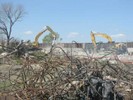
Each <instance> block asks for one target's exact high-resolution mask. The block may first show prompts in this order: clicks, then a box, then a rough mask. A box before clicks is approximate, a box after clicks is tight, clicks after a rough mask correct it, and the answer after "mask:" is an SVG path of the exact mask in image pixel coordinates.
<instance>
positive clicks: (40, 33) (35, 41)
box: [33, 26, 55, 47]
mask: <svg viewBox="0 0 133 100" xmlns="http://www.w3.org/2000/svg"><path fill="white" fill-rule="evenodd" d="M46 31H49V32H51V33H52V34H53V35H52V36H53V38H55V35H54V34H55V32H54V31H53V30H52V29H51V28H50V27H49V26H46V29H44V30H43V31H41V32H39V33H38V34H37V35H36V37H35V40H34V42H33V46H35V47H38V39H39V37H40V36H41V35H42V34H43V33H44V32H46Z"/></svg>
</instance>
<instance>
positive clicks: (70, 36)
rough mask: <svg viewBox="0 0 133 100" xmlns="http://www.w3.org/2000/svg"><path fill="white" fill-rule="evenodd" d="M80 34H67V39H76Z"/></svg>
mask: <svg viewBox="0 0 133 100" xmlns="http://www.w3.org/2000/svg"><path fill="white" fill-rule="evenodd" d="M79 35H80V34H79V33H78V32H70V33H69V34H68V38H76V37H78V36H79Z"/></svg>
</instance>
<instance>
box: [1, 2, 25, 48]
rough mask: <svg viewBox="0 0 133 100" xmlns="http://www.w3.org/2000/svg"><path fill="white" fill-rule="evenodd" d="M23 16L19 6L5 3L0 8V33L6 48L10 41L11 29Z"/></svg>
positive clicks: (22, 10)
mask: <svg viewBox="0 0 133 100" xmlns="http://www.w3.org/2000/svg"><path fill="white" fill-rule="evenodd" d="M24 14H25V12H24V9H23V7H22V6H21V5H18V6H13V5H12V4H11V3H5V4H2V5H1V6H0V33H2V34H4V35H5V36H6V39H7V40H6V46H7V47H8V46H9V43H10V40H11V39H12V37H11V34H12V29H13V26H14V24H15V23H16V22H17V21H19V20H20V19H21V18H22V17H23V15H24Z"/></svg>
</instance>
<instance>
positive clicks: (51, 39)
mask: <svg viewBox="0 0 133 100" xmlns="http://www.w3.org/2000/svg"><path fill="white" fill-rule="evenodd" d="M52 34H54V35H55V37H56V40H58V39H59V37H60V36H59V34H58V33H49V34H48V35H46V36H45V37H44V38H43V43H52V41H53V40H54V38H53V36H52Z"/></svg>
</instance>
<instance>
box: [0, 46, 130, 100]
mask: <svg viewBox="0 0 133 100" xmlns="http://www.w3.org/2000/svg"><path fill="white" fill-rule="evenodd" d="M60 49H61V50H62V52H63V55H60V56H59V55H57V54H55V53H54V50H55V49H54V48H53V49H52V50H51V52H49V53H48V54H46V55H44V56H41V59H39V60H38V59H36V57H35V56H32V57H31V56H30V55H29V56H26V57H21V59H20V62H21V63H19V65H16V64H14V63H13V62H12V64H10V65H8V69H7V70H6V71H5V72H4V71H1V72H0V77H1V80H0V97H1V98H2V97H3V96H4V97H6V96H8V97H9V96H10V97H12V98H17V99H20V100H89V99H90V100H124V98H125V100H131V99H133V97H132V95H133V94H132V93H133V90H132V87H133V67H132V66H133V65H131V64H130V65H129V64H124V63H122V62H120V61H119V60H118V59H116V63H112V62H111V61H110V60H102V59H104V57H106V56H104V57H103V58H100V59H98V58H92V57H91V56H89V55H87V57H86V58H80V57H75V56H73V55H72V53H71V55H67V53H65V52H64V51H63V49H62V48H60ZM6 57H7V56H6ZM10 60H12V59H10ZM0 66H4V65H0ZM13 100H14V99H13Z"/></svg>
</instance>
